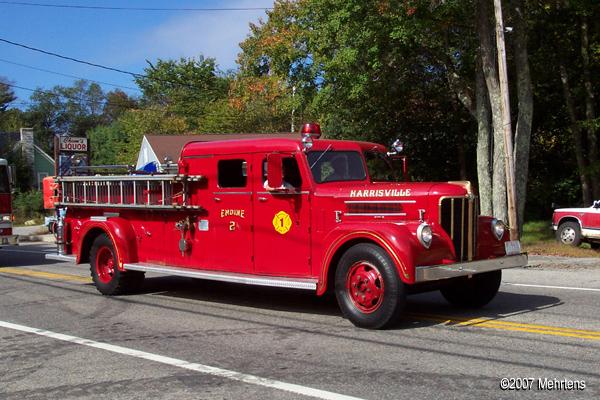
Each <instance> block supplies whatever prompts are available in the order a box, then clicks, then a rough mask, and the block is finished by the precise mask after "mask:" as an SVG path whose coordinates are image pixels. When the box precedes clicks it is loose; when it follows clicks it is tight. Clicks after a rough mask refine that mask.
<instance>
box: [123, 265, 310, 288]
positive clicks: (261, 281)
mask: <svg viewBox="0 0 600 400" xmlns="http://www.w3.org/2000/svg"><path fill="white" fill-rule="evenodd" d="M123 267H125V269H127V270H131V271H143V272H155V273H159V274H164V275H175V276H185V277H188V278H198V279H207V280H211V281H221V282H231V283H242V284H245V285H258V286H271V287H280V288H288V289H304V290H317V282H318V281H317V280H316V279H306V278H285V277H278V276H263V275H248V274H237V273H233V272H221V271H207V270H198V269H190V268H178V267H169V266H164V265H156V264H146V263H131V264H124V265H123Z"/></svg>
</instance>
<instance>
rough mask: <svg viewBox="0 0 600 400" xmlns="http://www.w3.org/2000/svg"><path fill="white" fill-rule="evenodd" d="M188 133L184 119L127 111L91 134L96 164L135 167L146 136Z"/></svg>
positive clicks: (150, 111)
mask: <svg viewBox="0 0 600 400" xmlns="http://www.w3.org/2000/svg"><path fill="white" fill-rule="evenodd" d="M187 130H188V125H187V124H186V121H185V120H184V119H183V118H181V117H177V116H173V115H169V114H167V113H166V112H164V111H161V110H158V109H156V110H130V111H126V112H125V113H124V114H123V115H121V117H120V118H119V120H118V121H116V122H114V123H112V124H111V125H108V126H100V127H97V128H96V129H94V130H92V131H90V133H89V138H90V143H91V148H92V163H93V165H107V164H135V161H136V160H137V156H138V152H139V150H140V145H141V143H142V138H143V136H144V135H145V134H166V135H174V134H181V133H185V132H186V131H187Z"/></svg>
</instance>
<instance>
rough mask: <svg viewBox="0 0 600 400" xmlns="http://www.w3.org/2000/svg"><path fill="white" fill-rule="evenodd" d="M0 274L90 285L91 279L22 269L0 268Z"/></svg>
mask: <svg viewBox="0 0 600 400" xmlns="http://www.w3.org/2000/svg"><path fill="white" fill-rule="evenodd" d="M0 274H11V275H20V276H29V277H32V278H45V279H52V280H59V281H71V282H83V283H92V278H86V277H83V276H79V275H69V274H56V273H54V272H44V271H35V270H32V269H24V268H11V267H0Z"/></svg>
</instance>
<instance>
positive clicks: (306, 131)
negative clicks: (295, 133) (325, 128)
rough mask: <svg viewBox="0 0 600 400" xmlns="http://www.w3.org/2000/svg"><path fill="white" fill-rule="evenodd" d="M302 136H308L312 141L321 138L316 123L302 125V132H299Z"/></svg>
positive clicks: (319, 129) (319, 128)
mask: <svg viewBox="0 0 600 400" xmlns="http://www.w3.org/2000/svg"><path fill="white" fill-rule="evenodd" d="M300 134H301V135H302V136H306V135H308V136H310V137H311V138H313V139H318V138H320V137H321V127H320V126H319V124H317V123H316V122H310V123H307V124H304V125H302V130H301V131H300Z"/></svg>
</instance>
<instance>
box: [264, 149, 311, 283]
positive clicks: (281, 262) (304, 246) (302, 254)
mask: <svg viewBox="0 0 600 400" xmlns="http://www.w3.org/2000/svg"><path fill="white" fill-rule="evenodd" d="M266 159H267V153H258V154H255V158H254V165H255V166H256V167H255V171H254V187H255V188H256V189H255V193H256V195H255V197H254V200H253V201H254V213H255V214H254V271H255V273H257V274H265V275H274V276H309V275H310V271H311V268H310V263H311V260H310V250H311V240H310V221H311V218H310V212H311V211H310V191H309V189H310V184H311V183H310V180H309V179H308V178H307V175H306V172H305V171H306V168H307V167H306V162H305V159H304V155H303V154H302V153H295V154H292V153H289V154H283V159H282V162H283V167H284V168H283V170H284V176H283V180H284V181H285V182H287V183H289V184H290V186H293V188H294V189H293V190H287V191H283V190H282V191H268V190H266V189H264V182H265V180H266Z"/></svg>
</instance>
